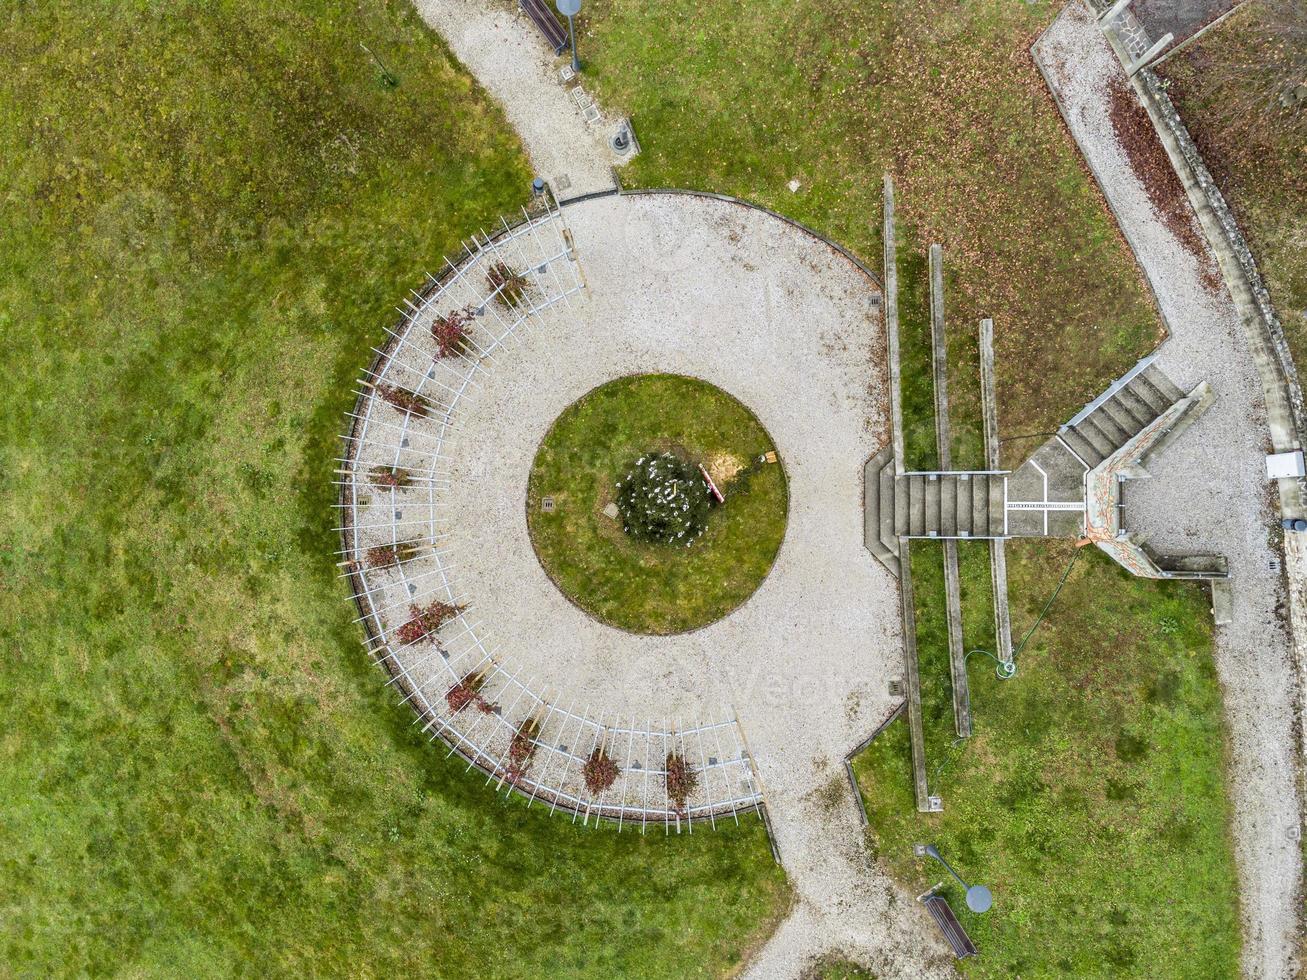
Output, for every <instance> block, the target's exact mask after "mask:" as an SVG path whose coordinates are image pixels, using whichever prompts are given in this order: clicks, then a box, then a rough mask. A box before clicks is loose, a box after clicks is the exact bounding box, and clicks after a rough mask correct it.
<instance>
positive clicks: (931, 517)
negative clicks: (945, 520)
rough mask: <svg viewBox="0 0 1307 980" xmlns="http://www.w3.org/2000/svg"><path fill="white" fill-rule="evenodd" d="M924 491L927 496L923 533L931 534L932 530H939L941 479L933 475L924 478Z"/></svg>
mask: <svg viewBox="0 0 1307 980" xmlns="http://www.w3.org/2000/svg"><path fill="white" fill-rule="evenodd" d="M923 480H924V483H923V493H924V495H925V498H926V524H925V527H923V528H922V533H923V534H929V533H930V532H931V531H935V532H936V533H938V532H939V512H940V486H939V482H940V481H939V479H938V478H935V479H932V478H931V477H924V478H923Z"/></svg>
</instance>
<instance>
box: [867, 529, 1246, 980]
mask: <svg viewBox="0 0 1307 980" xmlns="http://www.w3.org/2000/svg"><path fill="white" fill-rule="evenodd" d="M1072 552H1073V546H1072V545H1070V544H1059V545H1052V544H1044V543H1035V542H1022V543H1020V544H1010V545H1009V549H1008V553H1009V569H1010V574H1011V578H1012V583H1013V590H1014V595H1015V596H1018V597H1021V598H1020V599H1019V600H1018V601H1017V602H1016V603H1015V604H1014V607H1013V611H1012V612H1013V628H1014V630H1015V631H1016V637H1017V640H1018V641H1019V640H1020V638H1021V637H1022V636H1023V635H1024V634H1025V633H1026V631H1027V630H1028V629H1029V628H1030V626H1031V625H1032V624H1033V623H1034V622H1035V619H1036V617H1037V616H1038V614H1039V611H1040V609H1041V608H1042V606H1043V604H1044V602H1045V601H1046V600H1047V597H1048V596H1049V595H1051V594H1052V592H1053V590H1054V588H1055V587H1056V585H1057V582H1058V580H1059V578H1060V577H1061V576H1062V574H1063V572H1064V571H1065V570H1066V567H1067V563H1068V562H1069V561H1070V560H1071V555H1072ZM964 578H965V576H964ZM1206 606H1207V602H1206V598H1205V596H1204V595H1203V594H1202V592H1201V591H1200V590H1199V589H1198V588H1197V587H1195V586H1193V585H1191V584H1188V583H1161V582H1149V581H1144V580H1140V579H1135V578H1132V577H1131V576H1129V575H1128V574H1127V573H1126V572H1125V571H1124V570H1122V569H1120V568H1118V567H1117V566H1116V565H1114V564H1113V563H1112V562H1111V561H1110V559H1108V558H1107V557H1106V556H1104V555H1101V554H1099V553H1098V552H1097V551H1095V550H1093V549H1086V550H1085V551H1084V552H1082V554H1081V556H1080V558H1079V559H1078V561H1077V563H1076V566H1075V568H1074V569H1073V570H1072V571H1071V575H1070V577H1069V579H1068V581H1067V584H1066V586H1065V588H1064V589H1063V591H1062V594H1061V596H1060V597H1059V598H1058V600H1057V602H1056V603H1055V604H1054V605H1053V607H1052V608H1051V609H1050V610H1049V613H1048V616H1047V618H1046V619H1045V620H1044V622H1043V623H1042V625H1041V626H1040V627H1039V629H1038V631H1037V632H1036V633H1035V634H1034V635H1033V637H1032V638H1031V640H1030V642H1029V644H1028V645H1027V646H1026V648H1025V650H1024V651H1023V653H1022V654H1021V656H1020V658H1019V659H1018V672H1017V675H1016V677H1014V678H1012V679H1011V680H1007V681H1001V680H998V679H997V678H996V677H995V674H994V663H993V661H992V660H990V659H989V658H987V657H981V656H973V657H972V658H971V660H970V671H969V677H970V684H971V695H972V701H971V704H972V711H973V716H974V719H975V727H976V734H975V736H974V737H973V738H972V739H970V740H968V741H967V742H965V743H963V744H961V745H959V746H958V747H957V748H956V749H955V750H954V751H953V752H952V753H951V754H950V755H949V756H948V757H947V758H946V759H945V760H942V764H940V763H941V760H932V763H931V767H932V772H933V773H935V782H934V784H933V786H932V788H938V789H939V791H940V792H941V793H942V795H943V797H944V812H943V813H942V814H939V815H923V814H918V813H917V812H915V808H914V805H913V798H912V781H911V770H910V763H909V761H908V745H907V728H906V726H905V725H904V724H903V723H902V722H900V721H896V722H895V723H894V724H893V725H892V726H891V727H890V728H889V729H888V730H887V731H886V732H885V733H884V735H882V736H881V737H880V738H878V739H877V740H876V741H875V742H873V743H872V744H871V746H870V747H869V748H868V749H867V750H866V751H865V752H864V753H863V754H862V755H860V756H859V757H858V758H857V759H856V760H855V761H854V770H855V772H856V774H857V777H858V780H859V784H860V786H861V788H862V792H863V796H864V798H865V800H866V806H867V814H868V817H869V819H870V821H871V827H870V831H869V835H868V846H869V847H870V848H871V850H872V853H873V855H874V856H875V858H876V859H877V860H878V861H879V862H881V863H882V864H883V865H884V866H885V867H887V868H888V869H889V870H890V871H891V872H892V873H894V874H895V875H896V876H897V877H899V878H900V879H901V880H902V881H904V882H905V884H906V885H907V887H908V888H909V889H910V890H913V891H914V892H919V891H924V890H925V889H926V888H927V887H929V886H930V885H932V884H934V883H935V882H937V881H940V880H941V879H946V878H947V875H946V874H945V873H944V870H943V869H942V868H941V867H939V866H938V865H936V864H934V863H933V862H928V861H919V860H918V859H917V858H915V857H914V856H913V852H912V845H913V844H914V843H935V844H936V845H938V847H939V848H940V851H941V853H943V854H944V856H945V857H947V858H948V859H949V860H950V861H951V862H952V863H953V864H954V865H955V867H957V869H958V870H959V872H960V873H961V874H962V875H963V877H965V878H966V879H967V880H968V881H972V882H980V883H983V884H987V885H989V886H990V887H991V888H992V890H993V893H994V908H993V910H992V911H991V912H989V913H988V914H986V915H982V916H976V915H973V914H972V913H970V912H968V911H967V909H966V905H965V902H964V901H963V896H962V895H961V894H960V889H958V888H955V887H952V886H951V885H950V886H949V888H948V895H949V899H950V903H951V904H952V906H953V909H954V911H955V912H957V914H958V917H959V918H960V919H961V921H962V923H963V925H964V927H965V928H966V929H967V930H968V932H969V933H970V934H971V936H972V938H973V939H974V940H975V942H976V945H977V946H978V947H979V948H980V950H981V956H980V957H979V958H978V959H975V960H969V961H967V962H966V964H965V965H964V968H963V972H964V973H966V974H968V975H972V976H982V977H1012V976H1032V977H1033V976H1041V977H1042V976H1119V977H1150V978H1151V977H1230V976H1235V975H1237V973H1238V954H1239V946H1240V939H1239V927H1238V901H1237V883H1236V877H1235V869H1234V862H1233V857H1232V854H1231V850H1230V847H1229V840H1228V833H1229V826H1228V821H1229V809H1228V804H1227V800H1226V796H1225V790H1224V785H1223V770H1224V733H1223V731H1222V727H1221V712H1220V689H1219V685H1218V682H1217V679H1216V671H1215V666H1214V664H1213V661H1212V637H1211V626H1210V625H1209V624H1210V614H1209V613H1208V611H1207V608H1206ZM1125 624H1130V625H1129V626H1126V625H1125Z"/></svg>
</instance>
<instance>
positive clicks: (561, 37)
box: [517, 0, 567, 54]
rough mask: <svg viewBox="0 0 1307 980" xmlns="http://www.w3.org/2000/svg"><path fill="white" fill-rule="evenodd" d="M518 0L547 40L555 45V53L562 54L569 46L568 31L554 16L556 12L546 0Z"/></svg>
mask: <svg viewBox="0 0 1307 980" xmlns="http://www.w3.org/2000/svg"><path fill="white" fill-rule="evenodd" d="M517 2H518V4H519V5H520V6H521V7H522V10H523V11H524V12H525V13H526V15H527V16H528V17H530V18H531V19H532V20H533V21H535V25H536V27H538V28H540V33H541V34H543V35H544V36H545V40H546V41H548V42H549V43H550V44H551V45H552V46H553V49H554V54H562V53H563V49H564V48H566V47H567V31H565V30H564V29H563V25H562V24H560V23H559V22H558V18H557V17H555V16H554V12H553V11H552V10H550V9H549V6H548V4H547V3H546V2H545V0H517Z"/></svg>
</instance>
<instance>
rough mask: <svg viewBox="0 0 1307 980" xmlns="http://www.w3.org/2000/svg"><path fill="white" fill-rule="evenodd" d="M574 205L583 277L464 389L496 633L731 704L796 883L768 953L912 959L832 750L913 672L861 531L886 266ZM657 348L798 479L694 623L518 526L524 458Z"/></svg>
mask: <svg viewBox="0 0 1307 980" xmlns="http://www.w3.org/2000/svg"><path fill="white" fill-rule="evenodd" d="M565 214H566V220H567V222H568V225H569V226H570V228H571V231H572V234H573V237H574V240H575V243H576V248H577V257H578V260H579V262H580V265H581V267H582V269H583V270H584V273H585V277H586V281H587V284H588V286H587V290H586V292H585V294H583V295H582V297H581V298H579V299H574V300H573V303H572V307H571V309H561V310H560V312H559V313H558V314H557V315H556V316H551V317H550V321H551V322H550V323H549V324H547V325H545V326H544V327H542V328H541V329H538V330H535V331H532V332H531V333H530V334H528V335H525V336H524V337H523V338H522V342H521V344H519V345H517V346H515V347H514V348H513V349H512V350H510V351H504V352H502V353H500V354H497V355H496V358H497V359H496V363H495V364H494V366H493V368H492V370H491V371H489V372H488V373H487V374H485V375H483V376H482V377H481V378H480V380H479V383H478V386H477V388H476V389H475V391H473V392H471V393H469V394H468V395H466V396H465V398H464V401H463V402H461V403H460V420H461V421H460V433H459V443H458V447H457V452H456V454H455V459H456V461H455V462H454V464H453V467H454V468H453V471H452V473H451V481H450V488H449V490H448V492H447V493H444V494H442V497H443V500H444V502H445V504H446V505H447V507H448V509H447V511H446V512H445V519H444V523H445V526H446V527H448V528H450V537H449V539H448V541H447V542H446V543H445V549H446V553H447V561H448V562H449V563H450V565H451V566H452V568H453V572H452V574H453V576H454V578H455V579H456V591H457V592H459V593H460V594H464V595H466V596H468V597H469V599H470V600H471V601H472V602H474V603H475V610H476V618H477V619H478V620H479V621H480V622H481V623H482V624H484V630H485V632H486V633H488V634H489V644H488V645H491V646H493V647H494V649H495V650H496V651H497V656H498V657H500V658H502V659H503V660H505V661H506V662H507V663H510V664H512V665H513V667H514V669H516V668H518V667H520V668H522V670H523V673H524V675H528V676H534V677H536V678H538V679H540V681H541V682H542V683H545V684H550V685H552V686H553V687H554V688H555V689H556V690H557V691H558V692H559V694H560V696H566V697H567V698H569V699H570V698H575V699H576V700H577V703H585V704H588V705H590V706H591V707H592V710H593V709H597V708H598V707H600V706H602V708H603V710H604V711H605V712H606V713H608V714H609V715H610V716H614V717H618V718H626V717H633V718H637V719H654V720H661V719H668V720H669V721H670V722H671V723H672V724H676V723H678V722H679V723H684V724H692V723H694V722H696V721H698V720H700V719H716V718H719V717H729V715H730V714H731V713H736V714H738V717H739V720H740V722H741V724H742V726H743V729H744V732H745V734H746V735H747V737H748V739H749V747H750V749H751V751H752V753H753V755H754V757H755V760H756V762H757V765H758V767H759V771H760V774H761V777H762V781H763V783H764V785H765V788H766V796H767V801H768V806H769V812H770V814H771V817H772V822H773V825H774V829H775V833H776V838H777V843H778V846H779V849H780V852H781V858H782V861H783V863H784V865H785V868H786V870H787V872H788V873H789V875H790V878H791V881H792V882H793V884H794V886H795V888H796V891H797V896H798V904H797V908H796V911H795V913H794V915H793V916H792V917H791V919H790V920H789V921H788V922H787V924H786V925H785V926H784V927H782V929H781V930H780V931H779V932H778V933H777V934H776V936H774V937H773V938H772V940H771V941H770V942H769V943H768V945H767V946H766V947H765V949H764V950H763V951H762V953H761V954H760V955H759V957H758V958H757V959H756V960H755V963H754V970H755V971H756V972H757V973H758V975H765V976H792V975H795V974H797V973H798V972H800V970H801V969H802V967H803V966H804V965H805V964H806V963H808V962H809V961H810V960H811V959H812V958H813V957H814V956H815V955H818V954H820V953H823V952H825V951H827V950H829V949H831V948H833V947H839V948H844V949H846V950H849V951H853V952H856V953H857V954H858V955H859V958H861V959H864V960H868V961H870V962H875V963H876V964H877V965H878V966H881V967H882V968H893V970H894V975H896V976H907V975H914V974H917V973H919V972H920V971H921V970H923V969H925V968H926V963H925V961H923V960H921V959H920V957H921V956H922V953H921V952H920V951H921V950H927V951H931V955H933V954H934V953H936V952H937V948H936V947H937V940H935V939H934V938H933V936H932V935H931V934H930V932H929V930H928V923H927V921H926V919H925V916H924V913H922V911H921V910H920V908H919V907H917V906H916V905H915V904H913V903H912V902H911V896H908V895H906V894H904V893H902V891H901V890H900V888H899V886H897V885H895V884H893V883H892V882H891V881H890V880H889V878H888V876H886V875H885V874H883V873H882V872H881V871H879V870H877V869H876V868H874V867H873V866H872V865H871V864H870V862H869V861H868V858H867V856H866V851H865V847H864V845H863V841H862V833H861V827H860V825H859V821H858V817H857V811H856V809H855V803H854V802H853V800H852V797H851V794H850V792H849V789H848V786H847V783H846V782H845V778H844V773H843V770H842V768H841V765H840V763H841V760H842V758H843V756H844V754H845V753H846V752H847V751H848V750H849V749H850V748H851V747H852V746H853V745H855V744H856V743H857V742H858V741H859V740H860V739H861V738H862V737H864V736H865V734H866V733H867V732H868V731H871V730H872V729H873V728H875V727H876V725H877V724H879V722H880V721H881V720H882V719H883V718H884V717H885V715H886V714H887V713H888V712H889V711H890V710H892V708H893V706H894V703H895V699H892V698H890V696H889V693H888V682H889V680H890V679H892V678H898V677H900V676H901V674H902V657H903V653H902V646H901V637H900V627H899V614H898V589H897V583H896V582H895V581H894V580H893V579H892V578H891V577H890V576H889V575H888V573H887V572H886V571H885V570H884V569H883V568H882V567H881V566H880V564H879V563H877V562H876V561H875V560H874V559H873V558H872V556H871V555H870V554H868V553H867V552H866V551H865V549H864V548H863V546H862V519H863V517H862V485H861V473H862V465H863V463H864V461H865V460H866V459H867V458H868V457H869V456H871V455H872V454H873V453H875V452H876V451H877V450H878V449H879V448H880V447H881V446H882V445H883V444H884V442H885V438H886V418H887V413H888V407H887V401H886V399H887V389H886V384H885V365H884V359H883V358H884V340H883V336H884V331H883V325H882V323H881V319H880V308H879V299H880V297H879V291H878V288H877V286H876V284H875V283H874V282H873V281H872V280H871V279H870V278H869V277H867V276H866V274H865V273H863V272H862V271H861V270H860V269H858V268H857V266H855V265H854V264H853V263H851V262H850V261H849V260H848V259H847V258H845V257H844V256H842V255H841V254H839V253H838V252H837V251H835V250H834V249H832V248H831V247H830V246H829V245H827V244H825V243H824V242H821V241H820V240H819V239H816V238H814V237H813V236H811V235H809V234H808V233H806V232H803V231H801V230H800V229H798V228H796V227H794V226H793V225H790V224H789V223H787V222H785V221H783V220H781V219H779V218H776V217H774V216H772V215H769V214H766V213H764V212H760V211H757V210H754V209H751V208H748V207H747V206H744V205H741V204H737V203H727V202H723V201H719V200H714V199H709V198H701V197H694V196H688V195H679V194H678V195H626V196H621V197H618V196H610V197H604V198H600V199H597V200H591V201H586V202H582V203H578V204H575V205H571V206H569V207H567V208H566V209H565ZM641 372H674V373H681V374H687V375H694V376H696V377H700V378H703V379H704V380H706V381H709V382H711V383H713V384H715V385H717V386H718V387H720V388H722V389H724V390H726V391H728V392H729V393H731V394H732V395H734V396H735V397H736V398H738V399H740V400H741V401H742V402H744V404H746V405H748V406H749V407H750V408H751V409H752V410H753V411H754V412H755V413H757V415H758V417H759V418H760V420H761V421H762V423H763V424H764V425H765V426H766V428H767V430H768V431H769V432H770V433H771V435H772V437H773V439H774V440H775V443H776V446H777V449H778V451H779V453H780V456H781V458H782V460H783V462H784V464H785V466H786V468H787V473H788V477H789V481H790V483H789V488H790V516H789V525H788V528H787V532H786V537H785V541H784V543H783V544H782V546H781V550H780V553H779V555H778V557H777V560H776V564H775V566H774V567H773V569H772V572H771V574H770V575H769V576H768V578H767V580H766V581H765V582H764V583H763V585H762V586H761V587H760V588H759V589H758V591H757V592H756V593H754V595H753V596H752V597H751V598H750V599H749V600H748V601H747V602H745V603H744V605H743V606H741V607H740V608H739V609H737V610H735V611H734V612H733V613H731V614H730V615H728V616H727V617H725V618H724V619H722V620H720V621H718V622H717V623H714V624H712V625H710V626H707V627H705V628H703V629H700V630H698V631H696V632H693V633H689V634H683V635H680V636H668V637H653V636H635V635H631V634H627V633H624V632H621V631H619V630H616V629H613V628H611V627H608V626H604V625H602V624H600V623H598V622H596V621H595V620H592V619H591V618H590V617H588V616H587V615H586V614H585V613H584V612H582V611H581V610H580V609H578V608H577V607H576V606H574V605H573V604H572V603H570V602H569V601H568V600H567V599H566V598H565V597H564V596H563V595H562V594H561V593H560V592H559V591H558V589H557V587H556V586H555V585H554V584H553V582H552V581H550V579H549V578H548V576H547V575H546V574H545V572H544V570H543V569H542V568H541V567H540V564H539V562H538V560H537V559H536V556H535V553H534V551H533V550H532V548H531V544H530V539H529V536H528V533H527V527H526V518H525V512H524V505H525V499H526V487H527V480H528V477H529V474H530V471H531V464H532V461H533V459H534V456H535V452H536V448H537V446H538V445H539V442H540V440H541V439H542V438H543V437H544V435H545V433H546V431H547V430H548V428H549V426H550V425H551V424H552V422H553V421H554V419H555V418H556V417H557V416H558V415H559V414H560V413H561V412H562V411H563V410H564V409H565V408H566V407H567V406H568V405H570V404H571V403H572V402H573V401H575V400H576V399H577V398H579V397H580V396H582V395H583V394H585V393H586V392H588V391H589V390H591V389H592V388H594V387H595V386H597V385H599V384H602V383H603V382H605V381H609V380H611V379H613V378H615V377H619V376H621V375H625V374H631V373H641Z"/></svg>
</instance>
